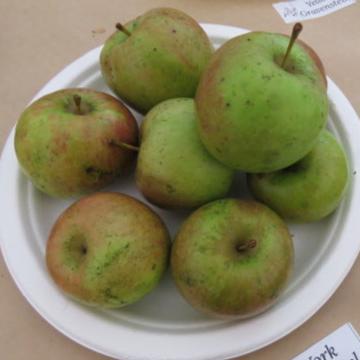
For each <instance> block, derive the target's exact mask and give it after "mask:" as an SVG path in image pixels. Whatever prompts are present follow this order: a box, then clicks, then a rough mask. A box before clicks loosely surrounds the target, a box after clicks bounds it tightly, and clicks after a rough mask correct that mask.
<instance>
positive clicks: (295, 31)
mask: <svg viewBox="0 0 360 360" xmlns="http://www.w3.org/2000/svg"><path fill="white" fill-rule="evenodd" d="M302 29H303V26H302V24H301V23H296V24H295V25H294V27H293V29H292V33H291V37H290V41H289V45H288V47H287V49H286V53H285V56H284V58H283V60H282V63H281V67H282V68H284V67H285V63H286V60H287V58H288V56H289V54H290V51H291V49H292V47H293V45H294V42H295V40H296V39H297V38H298V36H299V34H300V33H301V30H302Z"/></svg>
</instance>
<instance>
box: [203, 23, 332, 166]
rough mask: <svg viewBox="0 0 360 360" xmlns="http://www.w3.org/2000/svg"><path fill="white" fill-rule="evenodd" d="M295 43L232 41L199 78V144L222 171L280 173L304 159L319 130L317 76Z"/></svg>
mask: <svg viewBox="0 0 360 360" xmlns="http://www.w3.org/2000/svg"><path fill="white" fill-rule="evenodd" d="M298 25H299V26H300V24H298ZM295 30H296V29H295ZM295 37H296V33H295V31H294V33H293V36H292V38H291V40H290V44H289V38H288V37H286V36H284V35H281V34H274V33H266V32H251V33H247V34H245V35H242V36H238V37H236V38H233V39H231V40H230V41H228V42H226V43H225V44H224V45H223V46H222V47H221V48H220V49H219V50H217V51H216V53H215V55H214V56H213V58H212V59H211V61H210V63H209V65H208V66H207V68H206V70H205V71H204V74H203V76H202V77H201V81H200V84H199V87H198V90H197V93H196V105H197V111H198V119H199V121H198V126H199V132H200V137H201V139H202V141H203V143H204V144H205V146H206V148H207V149H208V150H209V152H210V153H211V154H212V155H213V156H214V157H215V158H217V159H218V160H219V161H221V162H223V163H224V164H226V165H228V166H229V167H232V168H235V169H239V170H243V171H246V172H270V171H275V170H278V169H281V168H284V167H286V166H288V165H290V164H292V163H294V162H296V161H297V160H299V159H301V158H302V157H304V156H305V155H306V154H307V153H308V152H309V151H310V150H311V148H312V147H313V146H314V145H315V143H316V141H317V138H318V136H319V134H320V132H321V130H322V129H323V128H324V126H325V123H326V120H327V115H328V98H327V94H326V79H325V76H324V70H323V67H322V65H321V62H320V60H319V58H318V57H317V56H316V55H314V51H312V50H310V48H309V47H308V46H306V45H304V43H300V44H297V43H294V40H295ZM288 44H289V46H288ZM287 47H288V51H287ZM290 50H291V51H290ZM285 54H286V55H285Z"/></svg>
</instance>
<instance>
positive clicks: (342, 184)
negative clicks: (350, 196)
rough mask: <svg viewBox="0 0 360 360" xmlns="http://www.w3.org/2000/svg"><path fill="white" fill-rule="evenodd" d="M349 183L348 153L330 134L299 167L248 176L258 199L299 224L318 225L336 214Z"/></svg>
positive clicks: (300, 161) (322, 135) (318, 143)
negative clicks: (321, 220)
mask: <svg viewBox="0 0 360 360" xmlns="http://www.w3.org/2000/svg"><path fill="white" fill-rule="evenodd" d="M348 181H349V170H348V164H347V159H346V155H345V152H344V150H343V148H342V146H341V145H340V144H339V142H338V141H337V140H336V139H335V137H334V136H333V135H332V134H331V133H330V132H329V131H327V130H324V131H323V132H322V133H321V134H320V137H319V139H318V142H317V143H316V145H315V147H314V148H313V149H312V150H311V152H310V153H309V154H308V155H306V156H305V157H304V158H303V159H301V160H299V161H298V162H296V163H295V164H293V165H291V166H289V167H287V168H285V169H282V170H278V171H275V172H272V173H266V174H249V175H248V184H249V187H250V190H251V192H252V193H253V195H254V196H255V198H256V199H258V200H260V201H262V202H264V203H265V204H267V205H268V206H270V207H271V208H272V209H273V210H275V211H276V212H277V213H278V214H280V215H281V216H283V217H285V218H288V219H290V220H292V221H296V222H307V221H317V220H320V219H322V218H324V217H325V216H327V215H329V214H330V213H332V212H333V211H334V210H335V209H336V207H337V206H338V205H339V203H340V201H341V199H342V198H343V196H344V194H345V191H346V187H347V183H348Z"/></svg>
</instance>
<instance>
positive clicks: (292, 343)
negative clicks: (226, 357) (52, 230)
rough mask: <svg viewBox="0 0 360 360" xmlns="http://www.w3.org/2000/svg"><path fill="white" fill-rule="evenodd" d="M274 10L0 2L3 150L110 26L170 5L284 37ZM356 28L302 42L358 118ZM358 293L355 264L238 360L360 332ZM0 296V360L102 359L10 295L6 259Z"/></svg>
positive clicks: (227, 1) (219, 4)
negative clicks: (304, 317) (44, 94)
mask: <svg viewBox="0 0 360 360" xmlns="http://www.w3.org/2000/svg"><path fill="white" fill-rule="evenodd" d="M271 4H272V3H271V2H270V1H264V0H257V1H254V0H248V1H245V0H243V1H241V0H224V1H219V0H216V1H215V0H207V1H206V0H197V1H196V0H182V1H181V0H178V1H175V0H174V1H172V0H168V1H162V0H153V1H146V0H133V1H123V0H106V1H96V0H86V1H85V0H78V1H69V0H65V1H56V0H37V1H35V0H34V1H30V0H27V1H24V0H11V1H10V0H2V1H1V2H0V29H1V31H0V55H1V56H0V74H1V76H0V79H1V80H0V99H1V106H0V115H1V117H0V148H2V147H3V145H4V143H5V140H6V138H7V136H8V134H9V132H10V130H11V128H12V127H13V126H14V125H15V123H16V121H17V118H18V116H19V114H20V113H21V111H22V110H23V108H24V107H25V106H26V104H27V103H28V102H29V101H30V100H31V98H32V97H33V96H34V95H35V93H36V92H37V91H38V90H39V89H40V88H41V87H42V86H43V85H44V84H45V83H46V82H47V81H48V80H49V79H50V78H51V77H52V76H53V75H55V74H56V73H57V72H58V71H60V70H61V69H62V68H63V67H64V66H65V65H67V64H68V63H69V62H71V61H73V60H74V59H76V58H77V57H79V56H80V55H82V54H83V53H85V52H86V51H88V50H90V49H92V48H94V47H96V46H98V45H100V44H102V43H103V42H104V40H105V39H106V38H107V37H108V36H109V35H110V34H111V33H112V31H113V29H114V24H115V23H116V22H118V21H126V20H128V19H131V18H133V17H135V16H137V15H139V14H140V13H142V12H144V11H145V10H147V9H149V8H152V7H157V6H171V7H177V8H179V9H182V10H184V11H185V12H187V13H189V14H191V15H192V16H193V17H195V18H196V19H197V20H198V21H201V22H207V23H219V24H228V25H235V26H240V27H243V28H248V29H253V30H255V29H256V30H265V31H277V32H285V33H289V31H290V27H291V26H290V25H286V24H285V23H284V22H283V21H282V19H281V18H280V17H279V15H278V14H277V13H276V12H275V10H274V9H273V8H272V6H271ZM359 19H360V7H359V5H353V6H350V7H348V8H345V9H343V10H341V11H339V12H336V13H334V14H331V15H329V16H326V17H323V18H319V19H314V20H310V21H306V22H305V23H304V26H305V30H304V31H303V33H302V35H301V38H302V39H303V40H305V41H306V42H308V43H309V44H310V45H311V46H312V47H313V48H314V49H316V51H317V53H318V54H319V56H320V57H321V59H322V60H323V62H324V65H325V67H326V70H327V74H328V75H329V76H330V77H331V78H332V79H333V80H334V81H335V82H336V84H337V85H338V86H339V87H340V88H341V89H342V91H343V92H344V93H345V94H346V96H347V97H348V98H349V100H350V101H351V103H352V104H353V106H354V108H355V109H356V110H357V112H359V110H360V86H359V63H360V46H359V37H360V22H359ZM1 226H4V224H1ZM358 235H359V234H354V236H358ZM359 284H360V263H359V261H357V262H356V263H355V265H354V267H353V269H352V270H351V272H350V273H349V275H348V276H347V278H346V279H345V281H344V282H343V284H342V285H341V286H340V288H339V289H338V290H337V291H336V293H335V294H334V295H333V296H332V297H331V299H330V300H329V301H328V302H327V303H326V304H325V305H324V306H323V307H322V308H321V309H320V310H319V311H318V312H317V313H316V314H315V315H314V316H313V317H312V318H311V319H310V320H308V321H307V322H306V323H305V324H304V325H302V326H301V327H300V328H298V329H297V330H295V331H294V332H292V333H291V334H290V335H288V336H286V337H285V338H283V339H282V340H280V341H278V342H276V343H274V344H272V345H270V346H267V347H266V348H264V349H262V350H260V351H257V352H254V353H252V354H250V355H247V356H244V357H242V359H246V360H258V359H290V358H292V357H293V356H295V355H296V354H298V353H300V352H302V351H303V350H305V348H307V347H308V346H309V345H311V344H312V343H313V342H315V341H317V340H319V339H320V338H322V337H323V336H325V335H327V334H328V333H329V332H331V331H333V330H334V329H335V328H337V327H338V326H340V325H341V324H343V323H345V322H347V321H351V322H352V324H353V325H354V327H355V328H356V329H358V330H360V312H359V311H358V299H359V298H360V285H359ZM0 293H1V296H0V319H1V321H0V349H1V350H0V353H1V356H0V357H1V359H4V360H20V359H21V360H23V359H28V360H32V359H34V360H35V359H36V360H43V359H44V360H45V359H46V360H48V359H51V360H63V359H71V360H83V359H84V360H85V359H86V360H94V359H106V357H104V356H102V355H99V354H97V353H94V352H92V351H90V350H87V349H85V348H83V347H81V346H79V345H77V344H75V343H74V342H72V341H71V340H69V339H67V338H66V337H65V336H63V335H61V334H60V333H59V332H57V331H56V330H55V329H53V328H52V327H51V326H50V325H49V324H48V323H47V322H46V321H45V320H43V319H42V318H41V317H40V316H39V315H38V314H37V313H36V312H35V310H33V309H32V307H31V306H30V305H29V304H28V303H27V302H26V300H25V299H24V298H23V297H22V295H21V294H20V292H19V291H18V289H17V288H16V286H15V283H14V282H13V280H12V279H11V277H10V275H9V272H8V270H7V269H6V267H5V264H4V261H3V259H2V257H0ZM309 296H311V294H309ZM234 341H241V339H234Z"/></svg>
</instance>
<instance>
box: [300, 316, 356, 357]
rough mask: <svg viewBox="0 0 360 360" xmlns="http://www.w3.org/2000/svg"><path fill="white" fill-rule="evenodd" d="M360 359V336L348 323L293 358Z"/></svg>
mask: <svg viewBox="0 0 360 360" xmlns="http://www.w3.org/2000/svg"><path fill="white" fill-rule="evenodd" d="M332 359H335V360H360V337H359V334H358V333H357V332H356V331H355V329H354V328H353V327H352V325H351V324H350V323H347V324H345V325H343V326H341V327H340V328H338V329H337V330H335V331H334V332H333V333H331V334H330V335H328V336H326V337H325V338H323V339H322V340H320V341H319V342H317V343H316V344H314V345H312V346H311V347H310V348H308V349H307V350H305V351H304V352H303V353H302V354H300V355H298V356H296V357H294V358H293V360H332Z"/></svg>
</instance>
